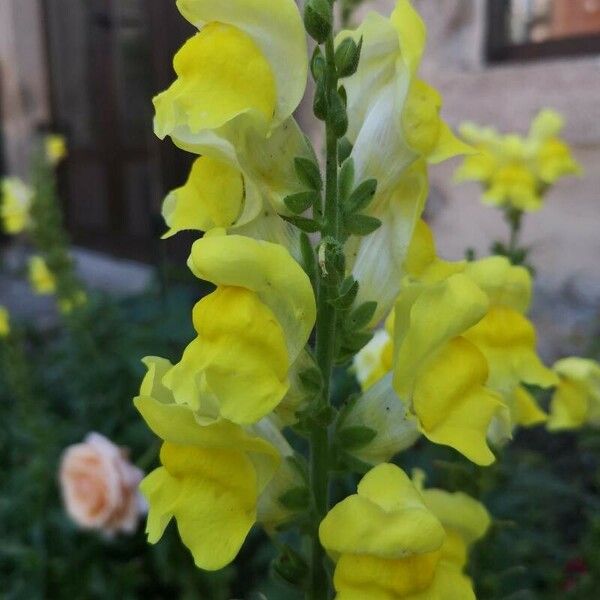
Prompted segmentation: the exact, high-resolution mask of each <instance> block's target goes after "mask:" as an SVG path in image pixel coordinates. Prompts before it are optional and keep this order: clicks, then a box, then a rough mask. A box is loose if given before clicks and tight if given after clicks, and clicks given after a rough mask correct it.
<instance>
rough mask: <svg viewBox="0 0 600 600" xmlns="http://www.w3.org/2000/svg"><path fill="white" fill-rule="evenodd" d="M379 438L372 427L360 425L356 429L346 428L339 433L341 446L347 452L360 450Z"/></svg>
mask: <svg viewBox="0 0 600 600" xmlns="http://www.w3.org/2000/svg"><path fill="white" fill-rule="evenodd" d="M376 437H377V431H375V430H374V429H371V428H370V427H365V426H362V425H358V426H356V427H345V428H344V429H342V430H340V431H338V432H337V438H338V440H339V442H340V445H341V446H342V448H344V449H345V450H358V449H359V448H363V447H364V446H366V445H367V444H368V443H369V442H371V441H373V440H374V439H375V438H376Z"/></svg>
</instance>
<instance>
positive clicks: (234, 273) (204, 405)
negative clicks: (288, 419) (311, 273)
mask: <svg viewBox="0 0 600 600" xmlns="http://www.w3.org/2000/svg"><path fill="white" fill-rule="evenodd" d="M189 266H190V268H191V270H192V272H193V273H194V274H195V275H196V276H197V277H199V278H202V279H204V280H206V281H210V282H211V283H214V284H215V285H216V286H217V289H216V291H215V292H213V293H212V294H209V295H208V296H206V297H205V298H203V299H202V300H200V302H198V304H197V305H196V307H195V308H194V315H193V317H194V327H195V329H196V332H197V333H198V337H197V338H196V340H194V341H193V342H192V343H191V344H190V345H189V346H188V347H187V349H186V350H185V352H184V354H183V357H182V359H181V361H180V362H179V363H178V364H177V365H175V367H174V368H173V369H172V370H171V371H170V372H169V373H168V374H167V376H166V379H165V383H166V385H167V386H168V387H169V388H170V389H171V390H172V391H173V394H174V396H175V399H176V401H177V402H179V403H182V404H186V405H187V406H189V407H191V408H192V409H193V410H194V411H196V412H197V415H198V417H199V418H200V417H201V418H203V419H205V422H211V421H214V420H218V419H220V418H226V419H229V420H231V421H233V422H235V423H240V424H249V423H255V422H256V421H258V420H260V419H261V418H262V417H264V416H266V415H267V414H268V413H270V412H271V411H272V410H273V409H275V408H276V407H277V406H278V404H279V403H280V402H281V401H282V399H283V398H284V397H285V395H286V393H287V391H288V389H289V378H288V374H289V370H290V368H291V366H292V365H293V363H294V362H295V361H296V360H297V359H298V357H299V356H300V355H301V353H302V351H303V349H304V346H305V344H306V342H307V341H308V337H309V335H310V332H311V331H312V328H313V326H314V323H315V318H316V306H315V299H314V294H313V290H312V285H311V283H310V280H309V278H308V276H307V275H306V274H305V273H304V271H303V270H302V268H301V267H300V265H299V264H298V263H296V262H295V261H294V259H293V258H292V257H291V256H290V254H289V253H288V252H287V250H286V249H285V248H283V247H281V246H278V245H276V244H271V243H268V242H261V241H257V240H254V239H251V238H246V237H242V236H236V235H232V236H226V235H223V234H222V232H219V231H217V230H215V231H214V232H213V235H209V236H206V237H204V238H203V239H201V240H198V241H197V242H196V243H195V244H194V246H193V248H192V253H191V256H190V260H189Z"/></svg>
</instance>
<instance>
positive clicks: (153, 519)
mask: <svg viewBox="0 0 600 600" xmlns="http://www.w3.org/2000/svg"><path fill="white" fill-rule="evenodd" d="M145 363H146V366H147V367H148V373H147V375H146V377H145V378H144V381H143V382H142V385H141V389H140V394H139V396H138V397H137V398H136V399H135V400H134V402H135V405H136V408H137V409H138V410H139V411H140V413H141V414H142V416H143V417H144V419H145V421H146V423H147V424H148V426H149V427H150V429H152V431H154V433H155V434H156V435H158V436H159V437H160V438H161V439H162V440H163V445H162V448H161V452H160V460H161V464H162V466H161V467H159V468H158V469H156V470H154V471H153V472H152V473H150V474H149V475H148V476H147V477H146V478H145V479H144V481H143V482H142V484H141V490H142V493H143V494H144V496H145V497H146V499H147V500H148V503H149V513H148V524H147V533H148V540H149V541H150V542H151V543H156V542H158V540H159V539H160V538H161V537H162V535H163V533H164V530H165V528H166V527H167V525H168V524H169V521H170V520H171V519H172V518H175V520H176V521H177V525H178V529H179V534H180V536H181V539H182V541H183V543H184V544H185V545H186V546H187V547H188V548H189V550H190V552H191V553H192V556H193V557H194V561H195V563H196V565H197V566H198V567H200V568H203V569H207V570H216V569H220V568H223V567H224V566H225V565H227V564H229V563H230V562H231V561H232V560H233V559H234V558H235V556H236V555H237V553H238V551H239V549H240V547H241V545H242V543H243V542H244V539H245V538H246V536H247V534H248V532H249V531H250V528H251V527H252V525H253V524H254V523H255V522H256V520H257V510H258V509H257V506H258V502H259V496H260V495H261V493H262V492H263V491H264V490H265V488H266V487H267V486H268V484H269V482H270V481H271V480H272V479H273V476H274V475H275V473H276V471H277V469H278V466H279V464H280V460H281V458H280V456H279V454H278V452H277V450H276V449H275V447H274V446H272V445H271V444H270V443H269V442H267V441H266V440H265V439H263V438H262V437H260V436H258V435H256V434H255V433H253V432H251V431H246V430H244V429H243V428H241V427H240V426H238V425H235V424H233V423H231V422H229V421H226V420H222V421H220V422H218V423H214V424H212V425H208V426H204V427H202V426H200V425H199V424H198V422H197V421H196V419H195V417H194V414H193V412H192V411H191V410H190V409H189V408H187V407H184V406H180V405H178V404H176V403H175V402H174V399H173V396H172V394H171V392H170V391H169V390H168V389H167V388H165V387H164V386H163V384H162V383H161V381H162V379H163V378H164V376H165V374H166V373H167V372H168V371H169V369H170V368H171V364H170V363H169V362H168V361H166V360H164V359H161V358H147V359H145Z"/></svg>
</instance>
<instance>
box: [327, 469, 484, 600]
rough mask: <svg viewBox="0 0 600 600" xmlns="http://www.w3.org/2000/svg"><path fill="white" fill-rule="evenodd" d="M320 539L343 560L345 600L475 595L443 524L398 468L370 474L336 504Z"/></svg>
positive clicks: (338, 585) (340, 596)
mask: <svg viewBox="0 0 600 600" xmlns="http://www.w3.org/2000/svg"><path fill="white" fill-rule="evenodd" d="M432 504H436V502H435V499H433V500H432ZM436 507H437V505H436ZM465 512H468V509H467V511H465ZM319 537H320V540H321V543H322V544H323V546H324V547H325V548H326V549H327V551H328V553H329V554H330V556H331V557H332V558H333V559H334V561H335V562H336V568H335V575H334V586H335V589H336V592H337V596H336V599H337V600H364V599H365V598H369V599H370V600H371V599H373V600H433V599H436V600H437V599H440V600H441V599H443V600H469V599H473V600H474V598H475V596H474V593H473V589H472V585H471V582H470V581H469V579H468V578H467V577H465V576H464V575H463V574H462V564H459V563H458V562H457V561H456V557H455V556H453V554H452V552H449V551H448V550H447V548H450V547H451V546H449V545H448V544H447V543H446V539H447V534H446V532H445V531H444V528H443V526H442V523H440V520H439V519H438V518H437V517H436V516H435V514H434V513H433V512H432V511H431V509H430V508H429V507H428V506H427V503H426V501H425V500H424V498H423V496H422V495H421V493H420V492H419V491H418V490H417V489H416V488H415V486H414V485H413V483H412V482H411V480H410V479H409V478H408V476H407V475H406V474H405V473H404V471H402V470H401V469H400V468H398V467H396V466H395V465H391V464H385V463H384V464H381V465H378V466H377V467H375V468H374V469H372V470H371V471H369V473H367V475H365V476H364V477H363V479H362V480H361V482H360V483H359V485H358V489H357V494H355V495H353V496H350V497H348V498H346V499H345V500H342V502H340V503H339V504H337V505H336V506H334V507H333V508H332V509H331V511H330V512H329V514H328V515H327V516H326V517H325V519H324V520H323V522H322V523H321V526H320V528H319Z"/></svg>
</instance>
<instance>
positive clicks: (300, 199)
mask: <svg viewBox="0 0 600 600" xmlns="http://www.w3.org/2000/svg"><path fill="white" fill-rule="evenodd" d="M318 198H319V196H318V194H317V192H315V191H314V190H310V191H308V192H298V193H297V194H291V195H290V196H286V197H285V198H284V199H283V201H284V202H285V205H286V206H287V207H288V208H289V209H290V210H291V211H292V212H293V213H295V214H297V215H299V214H302V213H303V212H304V211H305V210H307V209H308V208H310V207H311V206H312V205H313V204H314V203H315V202H316V201H317V200H318Z"/></svg>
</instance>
